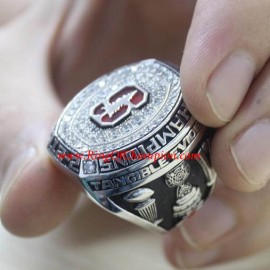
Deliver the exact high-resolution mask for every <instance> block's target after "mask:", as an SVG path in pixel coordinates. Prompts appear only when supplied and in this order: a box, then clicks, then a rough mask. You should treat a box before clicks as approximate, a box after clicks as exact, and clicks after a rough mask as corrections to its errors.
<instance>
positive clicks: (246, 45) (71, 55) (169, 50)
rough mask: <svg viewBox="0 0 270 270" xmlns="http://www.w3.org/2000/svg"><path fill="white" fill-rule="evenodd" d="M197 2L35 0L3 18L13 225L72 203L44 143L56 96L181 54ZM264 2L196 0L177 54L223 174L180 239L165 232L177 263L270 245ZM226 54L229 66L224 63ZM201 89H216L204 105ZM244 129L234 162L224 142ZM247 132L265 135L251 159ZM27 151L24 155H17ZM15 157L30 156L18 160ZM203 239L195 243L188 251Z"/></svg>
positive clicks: (22, 230)
mask: <svg viewBox="0 0 270 270" xmlns="http://www.w3.org/2000/svg"><path fill="white" fill-rule="evenodd" d="M72 4H73V6H72ZM194 5H195V1H190V0H188V1H187V0H185V1H171V2H170V3H169V2H168V1H158V2H157V1H155V2H154V1H147V2H145V3H144V4H143V5H142V4H141V3H138V2H137V1H129V2H128V3H127V2H125V1H117V2H115V3H113V4H112V3H111V2H106V1H103V0H96V1H83V0H81V1H76V4H75V2H73V1H62V0H60V1H55V2H53V3H50V1H40V3H35V4H33V7H31V9H29V11H27V12H26V13H25V15H24V16H26V18H22V17H21V18H17V19H16V20H15V21H14V22H11V23H9V24H7V25H6V27H5V26H3V27H2V30H1V31H0V39H1V42H0V55H1V56H0V60H1V63H2V64H1V66H0V68H1V73H0V74H1V75H0V81H1V84H2V87H1V114H0V115H1V123H2V128H1V133H0V144H1V149H3V152H2V156H1V164H2V168H1V172H2V174H3V175H5V176H4V179H5V180H4V181H5V183H6V184H5V186H6V187H4V191H2V197H3V200H2V203H1V219H2V222H3V224H4V225H5V227H6V228H7V229H8V230H10V231H12V232H13V233H15V234H18V235H25V236H28V235H38V234H41V233H44V232H46V231H48V230H50V229H51V228H53V227H54V226H56V225H57V224H59V223H60V222H61V221H62V220H63V219H64V218H65V217H66V216H67V215H68V214H69V213H70V211H71V209H72V207H73V205H74V204H75V202H76V198H77V196H78V190H77V189H76V188H75V187H74V186H73V185H72V184H71V183H70V182H69V181H67V180H66V179H65V177H64V176H63V175H62V174H61V173H60V172H58V170H56V169H55V168H54V167H53V166H52V164H51V163H50V162H49V160H48V154H47V152H46V143H47V139H48V136H49V133H50V129H51V125H52V123H53V122H54V121H55V120H56V119H57V117H58V115H59V113H60V111H61V109H62V104H61V102H60V101H59V99H58V98H57V96H56V94H58V95H59V96H60V98H61V100H64V101H67V100H69V99H70V98H71V97H72V96H73V95H74V93H75V91H77V90H78V89H80V88H81V87H82V86H84V85H85V84H87V83H88V82H89V81H91V79H93V78H95V77H96V76H98V75H101V74H103V73H105V72H107V71H110V70H111V69H112V68H114V67H117V66H120V65H122V64H125V63H129V62H132V61H136V60H139V59H143V58H150V57H155V58H159V59H162V60H169V61H172V62H175V63H177V62H179V61H180V58H181V50H182V49H183V48H184V41H185V35H186V31H187V30H188V27H189V22H190V20H191V16H192V13H193V7H194ZM268 10H269V4H268V3H267V0H263V1H261V2H260V3H259V4H258V3H255V1H252V0H247V1H245V3H243V1H242V2H241V1H232V0H231V1H230V0H223V1H221V0H218V1H209V0H208V1H207V0H199V1H198V2H197V8H196V12H195V15H194V18H193V22H192V26H191V29H190V34H189V37H188V40H187V44H186V47H185V51H184V55H183V61H182V64H181V76H182V88H183V93H184V97H185V101H186V103H187V105H188V107H189V109H190V110H191V112H192V113H193V114H194V116H195V117H196V118H197V119H198V120H200V121H201V122H203V123H204V124H207V125H209V126H214V127H220V129H219V131H218V132H217V134H216V136H215V138H214V141H213V147H212V158H213V163H214V166H215V168H216V170H217V172H218V175H219V178H220V179H222V181H220V182H219V184H218V186H217V188H216V191H215V193H214V195H213V198H211V199H210V201H209V202H207V203H206V205H205V206H204V207H203V208H202V209H201V210H200V212H198V213H197V214H196V215H194V216H193V217H192V218H190V219H189V220H188V221H187V222H186V223H185V225H184V226H183V227H182V229H181V231H182V233H183V232H184V236H185V237H183V235H182V233H180V230H179V229H175V230H174V231H173V232H170V233H169V234H167V235H166V237H165V250H166V253H167V257H168V258H169V260H170V261H171V262H172V263H173V264H175V265H176V264H177V265H179V264H186V265H188V266H198V265H202V264H208V263H210V262H213V261H216V262H217V261H229V260H232V259H235V258H238V257H241V256H244V255H248V254H251V253H255V252H257V251H258V250H260V249H262V248H264V247H266V246H269V239H270V231H269V230H268V228H269V223H270V216H269V214H270V213H269V212H270V211H269V208H268V205H267V200H268V199H267V192H268V190H267V189H268V186H265V184H266V180H267V177H268V176H269V166H267V164H268V163H269V159H270V157H269V153H268V152H267V151H265V150H266V149H267V147H269V145H268V146H267V143H268V142H267V138H268V137H269V135H270V132H269V125H268V120H267V118H268V117H269V112H268V111H269V102H270V101H269V99H270V98H269V94H268V93H267V92H268V90H267V85H268V80H269V79H268V77H269V76H268V73H269V68H268V69H267V65H266V66H265V67H264V65H265V64H266V63H267V61H268V54H269V51H270V49H269V45H268V40H267V39H268V36H269V35H268V32H269V30H268V29H269V27H268V24H269V22H268V20H267V18H268V17H269V14H268V13H269V11H268ZM161 18H162V19H161ZM246 33H248V34H246ZM230 53H233V56H232V57H229V58H227V59H231V63H230V67H229V68H228V69H226V68H225V67H224V65H223V64H221V63H224V62H226V60H224V59H226V57H227V56H228V55H229V54H230ZM244 56H246V57H244ZM19 63H20V64H19ZM218 66H219V67H221V71H220V73H219V74H220V75H218V71H216V70H217V69H216V68H217V67H218ZM255 76H256V81H255V82H254V83H253V84H252V86H251V87H250V85H251V83H252V82H253V80H254V79H255ZM15 78H16V80H15ZM210 78H211V80H210V82H211V83H210V82H208V81H209V79H210ZM218 78H220V79H218ZM222 80H223V81H222ZM206 85H207V86H208V87H207V88H206V87H205V86H206ZM225 85H226V86H225ZM205 89H211V90H209V92H208V93H212V95H211V94H208V96H209V97H210V100H211V105H210V103H209V97H208V98H207V97H206V94H205V93H206V90H205ZM18 93H22V95H20V96H19V94H18ZM226 93H228V95H226ZM219 98H221V100H219ZM216 99H217V101H215V100H216ZM30 102H31V106H29V104H30ZM44 104H46V105H44ZM215 104H217V105H216V106H215ZM258 104H259V105H258ZM212 107H213V108H215V109H214V110H213V109H212ZM217 112H218V114H217V115H216V113H217ZM5 115H7V116H8V118H7V117H6V118H5V117H4V116H5ZM18 116H20V121H18V120H17V119H18ZM11 119H15V120H16V121H14V122H12V121H11ZM224 119H225V120H226V121H224ZM260 119H263V121H261V120H260ZM258 120H259V121H258ZM256 121H258V123H257V124H256V125H254V127H256V128H258V129H261V130H262V131H260V132H257V131H254V129H252V128H251V129H247V128H248V127H249V126H252V125H253V124H254V123H255V122H256ZM245 130H249V131H250V132H248V133H247V135H244V136H243V138H244V142H240V141H238V140H236V145H238V146H239V147H240V149H242V150H240V152H239V153H240V156H241V157H243V159H245V161H243V162H242V163H241V164H242V165H241V166H242V170H241V172H240V171H239V168H238V167H240V166H239V164H240V163H239V164H238V163H237V166H238V167H237V166H236V163H235V162H234V159H233V158H232V152H231V149H230V147H229V146H230V145H231V142H234V141H235V138H236V137H237V139H238V138H240V137H241V134H242V133H243V132H244V131H245ZM248 134H251V136H252V138H253V136H255V135H256V136H260V138H258V139H256V138H255V139H252V141H253V140H254V147H253V148H252V159H251V158H250V157H249V154H250V152H244V151H245V149H247V148H248V147H246V145H249V142H248ZM18 135H19V136H18ZM239 136H240V137H239ZM11 142H12V145H13V146H12V147H11V146H10V145H11ZM268 144H269V143H268ZM243 145H244V146H243ZM255 147H256V148H255ZM23 149H26V152H27V153H28V154H26V156H25V157H23V158H21V159H14V158H15V157H19V152H21V151H22V152H24V151H23ZM34 149H35V150H34ZM235 149H236V148H235ZM255 150H256V152H255ZM14 153H15V154H14ZM234 153H235V154H236V153H237V152H236V150H235V152H234ZM256 153H257V154H256ZM16 160H17V162H16ZM20 160H21V161H22V160H23V161H25V160H26V161H27V162H26V163H27V167H25V170H22V169H23V168H24V164H25V163H21V161H20ZM251 160H252V161H251ZM11 161H14V163H13V164H14V165H11V164H12V163H11ZM15 163H17V165H16V164H15ZM3 164H7V165H5V166H3ZM6 168H8V169H6ZM250 168H252V170H251V172H250V170H248V169H250ZM267 170H268V171H267ZM8 171H9V172H11V173H12V172H13V175H12V174H10V173H8ZM243 171H244V172H245V173H244V175H245V176H246V175H247V176H248V180H245V177H244V176H243ZM262 172H263V173H262ZM14 174H17V177H15V176H14ZM259 176H260V178H259ZM15 178H17V180H16V182H14V180H15ZM250 180H251V181H250ZM264 186H265V187H264ZM7 187H8V188H7ZM10 187H11V188H10ZM261 188H263V189H261ZM259 189H261V190H260V191H258V192H254V193H244V192H247V191H249V192H251V191H252V192H253V191H257V190H259ZM5 190H6V191H5ZM7 191H8V192H7ZM258 209H259V211H258ZM210 214H211V215H212V216H211V215H210ZM184 238H185V239H184ZM187 239H188V240H189V241H186V240H187ZM191 239H192V241H191ZM190 244H191V246H190ZM198 247H200V251H197V250H196V251H195V250H194V248H195V249H197V248H198ZM194 264H195V265H194Z"/></svg>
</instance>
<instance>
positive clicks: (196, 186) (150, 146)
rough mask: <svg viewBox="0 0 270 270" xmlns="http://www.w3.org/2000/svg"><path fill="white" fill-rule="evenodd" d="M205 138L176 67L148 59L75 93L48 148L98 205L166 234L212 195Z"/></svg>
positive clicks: (212, 175) (207, 137) (206, 132)
mask: <svg viewBox="0 0 270 270" xmlns="http://www.w3.org/2000/svg"><path fill="white" fill-rule="evenodd" d="M210 137H211V130H210V129H208V128H206V127H205V126H203V125H202V124H200V123H199V122H197V121H196V120H195V119H194V118H193V117H192V115H191V114H190V113H189V111H188V110H187V108H186V106H185V103H184V101H183V98H182V94H181V87H180V77H179V72H178V71H177V69H176V68H175V67H174V66H172V65H170V64H167V63H163V62H161V61H158V60H155V59H149V60H144V61H140V62H138V63H134V64H131V65H127V66H124V67H121V68H119V69H116V70H114V71H113V72H111V73H109V74H106V75H104V76H102V77H100V78H98V79H97V80H95V81H94V82H92V83H91V84H90V85H88V86H86V87H85V88H84V89H83V90H82V91H81V92H79V93H78V94H77V95H76V96H75V97H74V98H73V99H72V101H71V102H70V103H69V104H68V105H67V107H66V108H65V110H64V112H63V113H62V115H61V116H60V118H59V120H58V122H57V124H56V126H55V127H54V129H53V132H52V135H51V138H50V142H49V145H48V150H49V152H50V153H51V155H52V157H53V159H54V160H55V161H56V162H57V163H58V164H60V165H61V166H62V167H63V168H65V169H66V170H67V171H69V172H71V173H72V174H74V175H75V176H76V177H77V181H78V182H80V184H81V185H82V186H83V189H84V190H85V192H86V194H87V195H88V197H89V198H90V199H91V200H92V201H94V202H95V203H97V204H98V205H99V206H101V207H103V208H104V209H106V210H107V211H109V212H111V213H113V214H115V215H118V216H119V217H121V218H124V219H126V220H129V221H130V222H132V223H135V224H138V225H140V226H143V227H145V228H148V229H154V230H158V231H167V230H170V229H171V228H173V227H174V226H176V225H177V224H179V223H181V221H183V220H184V219H185V218H186V217H187V216H189V215H190V214H191V213H193V212H194V211H196V210H198V209H199V208H200V207H201V206H202V204H203V202H204V201H205V200H206V199H207V197H208V196H209V195H210V193H211V190H212V189H213V186H214V183H215V181H216V174H215V172H214V171H213V169H212V167H211V164H210V158H209V145H210V143H209V140H210Z"/></svg>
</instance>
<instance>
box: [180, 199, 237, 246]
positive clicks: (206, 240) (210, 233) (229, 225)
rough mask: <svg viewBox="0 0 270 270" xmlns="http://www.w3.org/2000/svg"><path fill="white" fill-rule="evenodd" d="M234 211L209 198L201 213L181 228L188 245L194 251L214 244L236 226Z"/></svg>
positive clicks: (197, 213) (188, 220)
mask: <svg viewBox="0 0 270 270" xmlns="http://www.w3.org/2000/svg"><path fill="white" fill-rule="evenodd" d="M236 222H237V220H236V214H235V212H234V210H233V209H232V208H231V207H229V206H228V205H226V204H225V203H223V202H222V201H220V200H218V199H215V198H214V197H212V198H209V199H208V201H206V203H205V204H204V206H203V207H202V208H201V210H200V211H198V212H196V214H194V215H193V216H192V217H190V218H189V219H187V220H186V222H185V223H184V224H183V225H182V226H181V227H180V231H181V233H182V235H183V238H184V239H185V240H186V242H187V244H188V245H190V246H191V247H192V248H194V249H201V248H202V247H205V246H208V245H210V244H213V243H214V242H216V241H218V240H220V239H221V237H222V236H224V235H225V234H226V233H228V232H229V231H231V230H232V229H233V228H234V226H235V225H236Z"/></svg>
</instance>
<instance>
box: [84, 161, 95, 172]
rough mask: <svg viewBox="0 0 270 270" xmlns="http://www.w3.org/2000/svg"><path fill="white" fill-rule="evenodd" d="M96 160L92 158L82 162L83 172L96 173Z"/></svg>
mask: <svg viewBox="0 0 270 270" xmlns="http://www.w3.org/2000/svg"><path fill="white" fill-rule="evenodd" d="M96 167H97V165H96V162H95V161H93V160H87V161H84V162H83V172H84V173H85V174H93V173H96Z"/></svg>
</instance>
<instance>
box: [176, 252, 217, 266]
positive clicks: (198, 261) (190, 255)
mask: <svg viewBox="0 0 270 270" xmlns="http://www.w3.org/2000/svg"><path fill="white" fill-rule="evenodd" d="M176 252H177V254H175V256H176V264H177V267H179V268H182V269H186V268H190V267H192V268H193V267H199V266H205V265H207V264H210V263H212V262H214V261H215V260H216V259H217V258H218V257H219V255H220V250H219V249H212V250H206V251H201V252H183V251H181V250H177V251H176Z"/></svg>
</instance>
